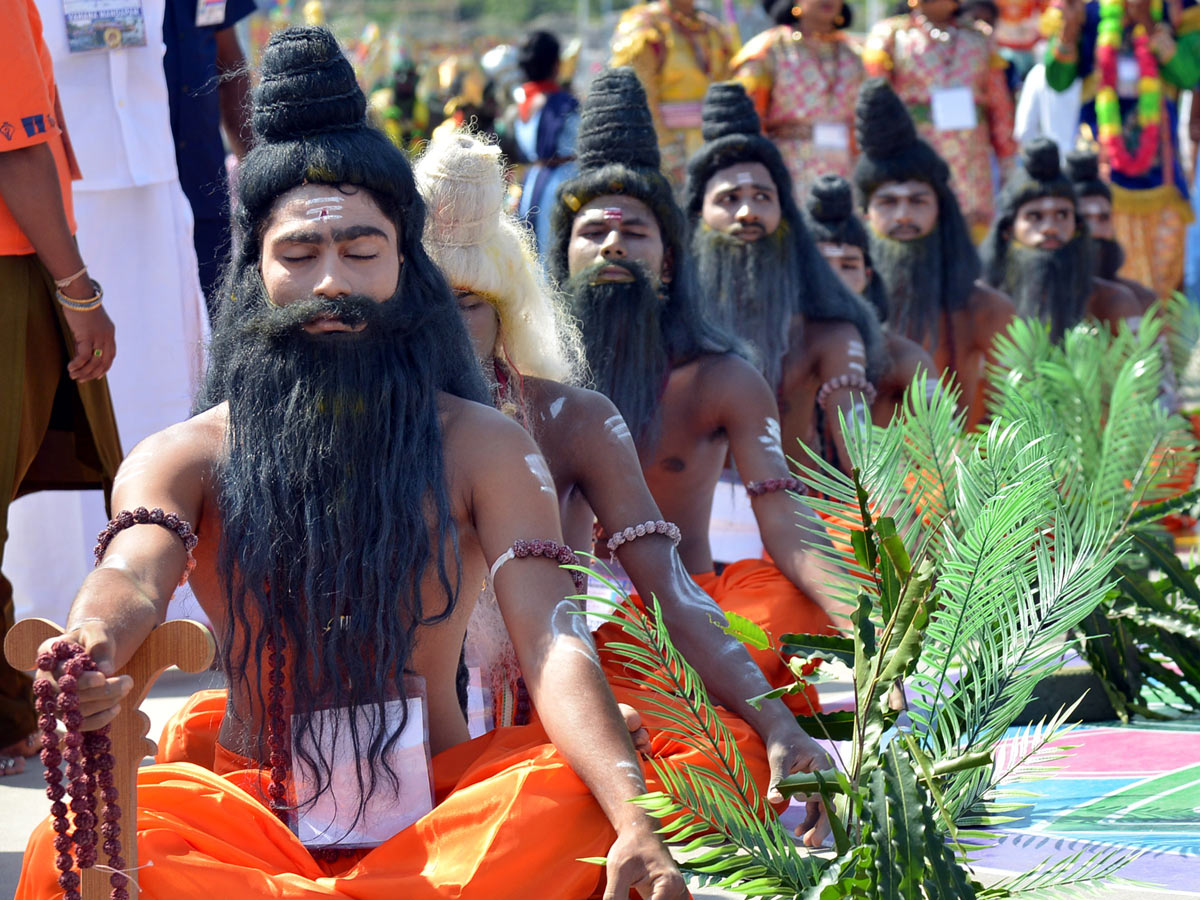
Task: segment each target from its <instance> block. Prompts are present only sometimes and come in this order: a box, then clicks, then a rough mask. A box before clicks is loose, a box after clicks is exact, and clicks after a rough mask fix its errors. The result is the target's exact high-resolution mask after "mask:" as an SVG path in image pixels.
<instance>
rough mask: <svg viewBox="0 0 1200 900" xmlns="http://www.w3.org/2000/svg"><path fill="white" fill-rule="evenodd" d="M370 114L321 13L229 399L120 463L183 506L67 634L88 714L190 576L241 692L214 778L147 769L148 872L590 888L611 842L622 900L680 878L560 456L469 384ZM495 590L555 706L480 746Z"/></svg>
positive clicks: (289, 884) (34, 863) (411, 205)
mask: <svg viewBox="0 0 1200 900" xmlns="http://www.w3.org/2000/svg"><path fill="white" fill-rule="evenodd" d="M364 114H365V99H364V98H363V96H362V93H361V91H360V90H359V89H358V87H357V86H356V84H355V80H354V73H353V70H352V68H351V66H350V64H349V63H348V62H347V61H346V60H345V58H344V57H343V56H342V54H341V52H340V50H339V49H338V46H337V44H336V42H335V40H334V39H333V36H332V35H331V34H330V33H329V32H327V31H325V30H323V29H318V28H304V29H288V30H286V31H283V32H281V33H279V34H276V35H275V36H273V37H272V39H271V41H270V42H269V43H268V45H267V48H266V50H265V52H264V57H263V72H262V78H261V81H260V84H259V87H258V88H257V90H256V95H255V105H254V117H253V121H254V130H255V137H256V142H255V146H254V149H253V150H252V151H251V152H250V153H249V154H248V155H247V157H246V159H245V160H244V161H243V163H242V166H241V169H240V171H239V178H238V184H237V195H238V196H237V203H236V204H235V207H234V215H235V229H236V230H235V243H234V247H235V251H234V256H233V258H232V260H231V262H230V265H229V268H228V270H227V274H226V279H225V287H224V291H223V293H224V295H225V301H224V303H223V304H222V307H223V310H224V312H223V317H222V321H221V323H220V326H219V330H218V333H217V336H216V339H215V342H214V361H213V365H212V369H211V371H210V376H209V383H208V388H207V397H206V400H207V402H209V403H215V404H216V405H213V406H211V407H210V408H208V409H207V410H205V411H204V412H202V413H200V414H199V415H197V416H196V417H195V418H193V419H191V420H189V421H187V422H184V423H182V424H180V425H177V426H173V427H172V428H170V429H168V430H167V431H165V432H162V433H160V434H158V435H155V436H153V437H151V438H149V439H147V440H146V441H144V442H143V443H142V444H141V445H139V447H138V448H137V449H136V450H135V451H134V452H133V453H132V454H131V456H130V457H129V458H128V459H127V460H126V462H125V464H124V465H123V467H122V469H121V472H120V474H119V475H118V479H117V486H116V488H115V491H114V506H115V507H116V508H118V509H120V508H125V509H131V508H134V507H142V506H144V507H147V508H154V507H161V508H162V509H163V510H166V511H167V514H166V515H163V514H161V513H158V514H156V513H153V512H152V513H146V510H144V509H141V510H136V509H135V510H134V511H133V512H132V513H128V512H127V513H123V514H121V515H118V517H117V518H116V519H115V520H114V521H113V522H112V523H111V524H110V526H109V528H108V529H107V530H106V532H105V534H104V536H103V537H102V538H101V542H100V552H99V555H100V556H101V557H102V562H101V563H100V565H99V567H98V568H97V569H96V571H95V572H94V573H93V574H92V575H90V576H89V577H88V579H87V580H86V581H85V583H84V585H83V587H82V588H81V590H80V592H79V594H78V595H77V597H76V600H75V603H74V605H73V607H72V610H71V614H70V618H69V620H68V622H67V636H68V637H69V638H70V639H72V640H75V641H77V642H79V643H80V644H82V645H83V647H84V648H85V649H86V650H88V651H89V652H90V653H91V655H92V657H93V658H94V659H95V660H96V662H97V663H98V664H99V667H100V671H99V672H91V673H88V674H85V675H82V676H80V677H79V678H78V681H77V688H78V699H79V705H80V709H81V710H82V712H83V716H84V718H83V727H84V728H85V729H91V728H96V727H100V726H102V725H103V724H105V723H106V722H108V721H110V720H111V719H112V718H113V716H114V715H115V713H116V711H117V708H118V705H119V703H120V702H121V698H122V696H123V695H124V694H125V692H127V691H128V690H129V684H128V679H127V678H120V679H118V678H110V677H106V675H107V674H109V673H111V672H113V671H114V670H115V668H116V667H118V666H120V665H122V664H123V663H124V662H125V661H126V660H128V658H129V657H130V655H131V653H132V652H133V650H134V649H135V648H136V647H137V646H138V645H139V644H140V643H141V642H142V640H143V639H144V638H145V637H146V635H147V634H148V633H149V632H150V630H151V629H152V628H153V627H154V626H155V624H156V623H158V622H160V621H162V617H163V613H164V611H165V608H166V606H167V603H168V601H169V599H170V596H171V594H172V592H173V591H174V589H175V586H176V585H177V584H178V583H179V582H180V580H181V578H186V577H187V576H188V574H189V573H190V574H191V576H192V578H191V583H192V586H193V589H194V591H195V594H196V597H197V599H198V600H199V601H200V603H201V606H202V607H203V609H204V611H205V613H206V614H207V615H208V617H209V619H210V620H211V621H212V623H213V626H214V628H215V630H216V633H217V637H218V642H219V648H220V651H219V658H220V661H221V663H222V667H223V669H224V671H225V674H226V677H227V679H228V681H229V693H228V700H227V706H226V708H225V715H224V717H223V720H222V721H221V724H220V726H219V734H218V735H217V741H216V745H215V749H211V750H210V758H209V759H208V760H199V759H197V760H195V761H196V762H200V763H207V768H208V769H210V770H211V771H206V769H205V768H201V767H200V766H197V765H190V766H189V765H178V764H173V763H167V764H163V765H159V766H154V767H149V768H143V769H142V770H140V772H141V774H140V776H139V781H140V783H141V789H140V791H139V801H140V809H139V810H138V812H139V824H141V825H143V830H141V831H140V832H139V834H138V844H139V850H140V853H141V859H142V862H143V865H142V866H141V867H140V869H139V871H138V872H137V879H138V882H139V883H140V888H141V890H142V892H143V895H144V896H155V897H175V898H194V900H201V898H203V900H211V898H212V897H214V896H217V897H220V896H225V897H239V898H241V897H279V896H282V895H285V894H286V895H287V896H289V897H313V898H316V897H325V898H328V897H344V898H349V897H355V898H375V897H378V898H384V897H387V898H392V897H405V898H430V900H433V898H444V897H451V896H452V897H462V898H467V897H475V898H495V897H505V896H513V895H514V894H516V893H520V894H522V895H525V894H529V895H533V896H540V897H571V898H582V897H586V896H589V895H591V893H592V891H593V890H594V889H595V887H596V883H597V881H598V879H599V878H600V877H601V875H602V874H603V870H602V869H600V868H598V867H596V866H594V865H591V864H589V863H586V862H581V861H579V857H581V856H591V855H599V854H605V853H606V854H607V860H608V865H607V873H608V888H607V891H606V892H605V895H604V896H605V897H607V898H617V897H620V898H624V897H627V896H628V895H629V892H630V890H631V888H632V887H633V886H634V885H636V886H637V889H638V891H639V892H640V894H641V895H642V896H643V897H653V898H655V900H668V898H672V900H673V898H678V897H682V896H683V895H684V893H685V890H684V885H683V881H682V878H681V877H680V875H679V872H678V870H677V868H676V867H675V865H674V863H673V862H672V861H671V859H670V856H669V855H668V853H667V852H666V850H665V848H664V847H663V845H662V843H661V842H660V840H659V838H658V837H657V836H656V834H655V829H656V827H657V826H656V824H655V823H654V822H653V821H652V820H651V819H650V818H649V817H648V816H646V814H645V813H643V812H642V811H640V810H639V809H638V807H636V806H635V805H633V804H631V803H628V802H626V801H628V800H629V799H631V798H632V797H634V796H637V795H638V794H641V793H642V792H643V791H644V790H645V783H644V781H643V779H642V776H641V770H640V766H639V765H638V762H637V759H636V756H635V754H634V752H633V748H632V746H631V744H630V741H629V736H628V733H627V731H626V729H625V726H624V723H623V722H622V720H621V718H620V715H619V713H618V711H617V708H616V705H615V703H614V702H613V700H612V697H611V695H610V694H609V692H608V689H607V687H606V685H605V682H604V679H603V675H602V674H601V671H600V667H599V664H598V659H597V657H596V653H595V649H594V647H593V646H592V643H591V640H590V637H589V635H588V634H587V632H586V628H583V627H582V625H583V622H584V619H583V618H582V617H581V616H579V615H576V614H574V613H575V612H577V609H578V608H577V607H576V605H575V604H574V603H573V602H571V601H568V600H566V599H564V598H565V597H566V596H567V595H568V594H571V593H574V592H575V591H574V590H573V588H572V583H571V578H570V577H569V576H568V574H567V573H566V572H564V571H563V570H562V569H561V568H559V566H558V565H556V564H555V562H556V561H564V560H567V559H569V558H570V556H571V555H570V554H569V551H565V552H564V550H563V548H562V547H561V544H559V541H561V535H560V531H559V525H558V517H557V510H556V508H555V503H554V499H553V485H552V484H551V483H550V481H549V479H548V477H547V476H546V473H545V463H544V462H543V461H542V459H541V457H540V456H539V455H538V453H537V448H536V446H535V445H534V443H533V441H532V439H531V438H530V437H529V435H528V434H526V432H525V431H524V430H523V429H521V428H520V427H519V426H517V425H516V424H515V423H513V422H511V421H509V420H508V419H506V418H505V417H504V416H502V415H501V414H500V413H498V412H497V411H496V410H494V409H491V408H490V407H488V406H487V405H485V404H481V403H474V402H471V401H472V400H475V399H480V400H484V401H486V393H485V391H484V388H483V385H482V382H481V380H480V378H479V370H478V367H477V366H476V365H475V363H474V359H473V357H472V355H471V351H470V347H469V344H468V341H467V338H466V334H465V332H464V331H463V328H462V324H461V321H460V320H459V317H458V313H457V310H456V309H455V308H454V304H453V301H452V298H451V295H450V292H449V289H448V287H447V285H446V284H445V281H444V279H442V277H441V276H440V274H439V273H438V272H437V270H436V268H434V267H433V265H432V264H431V263H430V262H429V259H428V257H427V256H426V255H425V253H424V251H423V250H422V249H421V244H420V238H421V234H422V229H423V225H424V206H423V204H422V202H421V200H420V198H419V196H418V194H417V192H416V189H415V186H414V184H413V180H412V174H411V171H410V169H409V167H408V165H407V163H406V162H405V159H404V156H403V155H402V153H401V152H400V151H399V150H397V149H396V148H395V147H394V146H393V145H392V144H391V143H390V142H389V141H388V139H387V138H386V137H385V136H384V135H383V134H381V133H380V132H377V131H375V130H373V129H371V128H369V127H367V125H366V123H365V120H364ZM187 523H193V524H194V525H195V526H196V533H195V535H193V533H192V531H191V529H190V528H189V526H188V524H187ZM196 537H198V538H199V542H198V543H197V542H196V540H195V538H196ZM525 539H534V540H532V541H531V542H526V541H525ZM193 548H194V550H195V554H194V562H193V554H192V551H193ZM538 557H542V558H540V559H539V558H538ZM193 567H194V571H192V569H193ZM485 578H490V579H491V580H492V581H493V582H494V585H495V590H496V593H497V596H498V598H499V603H500V606H501V608H502V610H503V612H504V616H505V619H506V621H507V623H508V625H509V630H510V633H511V634H512V638H513V642H514V645H515V647H516V652H517V656H518V658H519V659H520V662H521V665H522V669H523V671H524V673H525V679H526V684H527V685H528V688H529V691H530V694H531V696H532V699H533V701H534V703H535V704H537V707H538V712H539V713H540V719H541V723H542V724H539V725H529V726H525V727H524V730H521V729H506V730H505V731H504V733H503V739H502V740H498V741H492V740H490V739H487V740H482V741H477V742H474V743H471V744H465V743H464V742H465V741H466V739H467V727H466V722H465V719H464V717H463V712H462V709H461V707H460V705H459V698H458V693H457V690H456V684H455V682H456V678H455V676H456V672H457V670H458V663H459V658H460V652H461V647H462V642H463V634H464V631H465V628H466V622H467V619H468V617H469V616H470V613H471V607H472V604H473V601H474V595H475V592H476V590H477V587H476V586H477V585H479V584H480V583H481V582H483V581H484V579H485ZM460 585H461V586H462V590H460V589H459V586H460ZM468 586H469V587H468ZM42 677H43V678H47V677H49V678H51V682H52V683H53V679H55V678H61V672H56V673H55V674H54V675H53V676H49V675H47V674H46V673H43V676H42ZM218 718H221V717H220V715H219V714H218ZM175 724H176V727H184V728H186V724H187V723H186V722H185V723H182V725H181V724H180V723H179V722H178V721H177V722H176V723H175ZM543 726H544V730H543ZM425 727H427V728H428V732H427V737H425V736H424V735H425V731H424V728H425ZM547 734H548V735H550V736H551V738H552V739H553V741H554V742H555V746H556V747H557V748H558V752H556V751H555V748H554V747H551V746H549V745H548V744H547V738H546V736H547ZM182 743H185V744H186V741H184V742H182ZM209 746H210V748H212V746H213V745H211V744H210V745H209ZM163 749H164V752H165V753H166V754H168V755H170V754H171V753H172V751H173V749H176V748H172V747H171V746H167V747H164V748H163ZM184 749H186V748H184ZM429 756H432V766H431V765H430V763H429V761H428V760H429ZM335 784H336V785H337V787H336V788H335V787H334V785H335ZM239 788H241V789H239ZM589 789H590V792H589ZM435 803H436V806H435V805H434V804H435ZM431 807H432V809H431ZM147 822H150V823H151V825H152V827H150V828H149V829H146V828H145V827H144V826H145V824H146V823H147ZM410 823H411V824H410ZM294 832H295V833H294ZM614 837H615V841H614ZM53 841H54V833H53V831H52V830H51V828H50V825H49V823H47V824H46V825H44V826H42V827H39V828H38V829H37V831H35V833H34V836H33V838H32V839H31V844H30V848H29V851H28V852H27V853H26V856H25V860H24V867H23V872H22V880H21V883H20V885H19V887H18V891H17V896H19V897H21V898H22V900H28V898H34V897H38V898H49V897H52V896H61V895H62V888H61V887H59V885H58V883H57V876H58V872H57V871H56V869H55V849H54V847H53ZM330 843H332V844H333V846H332V847H330V846H329V844H330ZM315 847H320V848H322V849H321V851H320V852H318V851H317V850H316V849H314V848H315ZM151 864H152V865H151Z"/></svg>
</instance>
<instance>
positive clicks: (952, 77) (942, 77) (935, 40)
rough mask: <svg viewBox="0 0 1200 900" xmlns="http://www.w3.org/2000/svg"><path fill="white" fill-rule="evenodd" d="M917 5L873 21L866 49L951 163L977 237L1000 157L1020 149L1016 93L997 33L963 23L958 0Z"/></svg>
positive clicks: (872, 65) (871, 72)
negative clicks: (1015, 128) (1006, 72)
mask: <svg viewBox="0 0 1200 900" xmlns="http://www.w3.org/2000/svg"><path fill="white" fill-rule="evenodd" d="M909 5H910V7H911V10H912V11H911V12H910V13H909V14H908V15H904V16H894V17H892V18H890V19H884V20H883V21H881V22H879V23H878V24H876V25H875V27H874V28H873V29H871V34H870V36H869V37H868V38H867V43H866V46H865V47H864V49H863V64H864V65H865V66H866V69H867V75H868V76H870V77H875V76H881V77H883V78H886V79H888V81H890V82H891V84H892V88H893V89H894V90H895V91H896V93H897V94H898V95H899V96H900V99H901V100H903V101H904V105H905V106H907V107H908V110H909V112H910V113H911V114H912V117H913V120H914V121H915V122H916V124H917V130H918V131H919V132H920V135H921V137H922V138H924V139H925V140H926V141H928V142H929V143H930V145H932V147H933V149H934V150H936V151H937V152H938V154H939V155H940V156H941V157H942V158H943V159H945V160H946V162H947V163H948V164H949V165H950V171H951V173H952V175H951V187H953V189H954V193H955V195H956V196H957V197H958V202H959V203H960V204H961V205H962V209H963V214H964V215H965V216H966V217H967V223H968V224H969V225H970V226H971V231H972V233H973V234H974V235H975V237H976V238H977V239H980V238H982V237H983V234H984V233H985V232H986V230H987V228H988V226H989V225H990V224H991V221H992V215H993V208H994V207H993V202H992V164H991V159H990V158H989V155H988V154H989V150H991V151H992V152H994V153H995V155H996V158H997V160H998V161H999V162H1000V164H1001V167H1002V168H1003V167H1006V163H1007V161H1008V159H1009V158H1010V157H1011V156H1012V155H1013V153H1015V152H1016V149H1017V145H1016V141H1015V140H1014V139H1013V101H1012V95H1011V94H1010V93H1009V91H1008V86H1007V85H1006V84H1005V81H1004V62H1003V60H1001V59H1000V58H999V56H997V54H996V51H995V44H994V42H993V40H992V39H991V38H990V37H989V36H987V35H985V34H984V33H983V32H982V31H980V30H978V29H977V28H975V27H974V26H972V27H966V26H963V27H959V26H958V25H957V24H955V17H956V16H957V14H958V6H959V4H958V0H909Z"/></svg>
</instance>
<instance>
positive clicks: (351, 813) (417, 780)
mask: <svg viewBox="0 0 1200 900" xmlns="http://www.w3.org/2000/svg"><path fill="white" fill-rule="evenodd" d="M405 703H407V704H408V721H407V722H405V723H404V730H403V731H401V732H400V736H399V737H398V738H397V739H396V742H395V744H393V746H392V748H391V750H389V751H388V753H387V755H386V759H387V762H388V764H389V765H390V766H391V769H392V771H393V772H395V773H396V775H397V778H398V781H399V784H398V785H395V786H393V785H392V783H391V780H390V779H389V778H388V776H387V773H386V772H379V773H378V778H377V780H376V783H375V790H374V792H373V793H372V794H371V796H369V797H368V798H367V801H366V804H365V805H362V815H359V814H358V813H359V807H360V803H359V800H360V798H361V796H362V795H361V793H360V791H359V787H358V773H359V772H360V771H361V772H362V777H363V784H364V786H366V785H369V784H370V773H369V772H368V771H367V770H366V760H364V759H360V758H359V757H358V756H357V755H356V754H355V752H354V741H353V738H352V737H351V732H350V717H351V713H352V712H353V713H355V714H356V715H357V719H358V727H359V737H360V739H361V738H362V737H363V736H364V735H370V734H373V733H374V731H375V723H376V721H377V716H378V714H379V710H378V709H376V708H375V707H374V706H369V707H357V708H355V709H353V710H351V709H349V708H345V707H343V708H341V709H327V710H322V711H319V712H317V713H316V714H315V715H314V717H313V721H312V727H313V728H314V729H315V734H316V735H317V742H318V743H319V744H320V746H321V747H322V749H323V750H324V751H325V752H328V753H329V758H330V761H331V768H332V774H331V777H330V783H329V786H328V787H327V788H326V790H325V792H324V793H323V794H321V796H320V797H318V798H317V800H316V802H310V801H311V798H312V797H313V795H314V794H316V792H317V784H318V779H317V777H316V773H315V772H314V771H313V770H312V769H311V768H310V767H309V766H308V765H306V764H305V762H304V760H303V758H302V757H301V756H300V755H299V754H298V753H297V752H296V747H295V742H294V741H293V745H292V762H293V766H292V774H293V777H294V779H295V789H296V801H297V803H298V805H299V806H298V809H297V812H296V815H295V817H294V819H295V821H294V823H293V830H294V831H295V832H296V836H297V837H298V838H299V839H300V843H302V844H304V845H305V846H306V847H328V846H331V845H333V844H336V845H338V846H340V847H377V846H379V845H380V844H382V843H383V842H384V841H386V840H388V839H389V838H391V837H393V836H395V835H396V834H399V833H400V832H401V831H403V830H404V829H405V828H407V827H408V826H409V825H411V824H412V823H413V822H415V821H417V820H418V819H420V818H421V817H422V816H424V815H426V814H427V813H429V812H430V811H431V810H432V809H433V766H432V764H431V760H430V755H429V719H428V714H427V712H426V709H425V702H424V700H422V699H421V698H420V697H409V698H408V699H407V700H393V701H391V702H390V703H386V704H384V717H385V721H386V725H387V727H388V728H389V729H394V728H395V727H396V726H397V725H398V724H399V723H400V718H401V710H402V709H403V704H405ZM295 729H296V721H295V719H294V718H293V721H292V731H293V734H294V733H295ZM335 729H336V731H335Z"/></svg>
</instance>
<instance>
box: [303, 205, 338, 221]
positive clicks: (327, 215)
mask: <svg viewBox="0 0 1200 900" xmlns="http://www.w3.org/2000/svg"><path fill="white" fill-rule="evenodd" d="M341 208H342V204H340V203H331V204H330V205H329V206H314V207H313V208H312V209H310V210H307V211H306V212H305V215H306V216H308V217H309V218H310V219H318V220H320V221H324V220H326V219H340V218H341V216H339V215H337V212H336V210H339V209H341Z"/></svg>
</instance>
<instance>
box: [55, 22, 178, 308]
mask: <svg viewBox="0 0 1200 900" xmlns="http://www.w3.org/2000/svg"><path fill="white" fill-rule="evenodd" d="M140 2H141V6H142V12H143V14H144V15H145V22H146V46H145V47H124V48H122V49H120V50H90V51H88V52H86V53H71V52H70V51H69V50H68V49H67V26H66V21H65V20H64V19H63V6H62V0H37V6H38V13H39V15H41V17H42V33H43V36H44V38H45V41H46V47H47V49H49V51H50V57H51V59H52V60H53V61H54V80H55V82H56V83H57V85H58V94H59V99H60V100H61V101H62V108H63V118H65V119H66V122H67V133H68V134H69V135H70V137H71V145H72V147H73V148H74V150H75V157H76V158H77V159H78V160H79V168H80V171H82V173H83V180H82V181H78V182H76V183H75V185H74V190H75V191H76V192H79V191H98V190H113V189H115V188H125V187H134V186H136V185H145V184H157V183H160V182H164V181H176V180H178V178H179V172H178V170H177V168H176V165H175V142H174V140H173V138H172V137H171V117H170V113H169V111H168V108H167V77H166V75H165V73H164V72H163V54H164V53H165V52H166V47H165V45H164V44H163V39H162V31H163V12H164V10H165V8H166V2H165V0H140ZM79 230H80V231H81V232H82V231H83V223H82V221H81V222H80V223H79ZM85 258H86V257H85ZM106 287H107V286H106Z"/></svg>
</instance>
